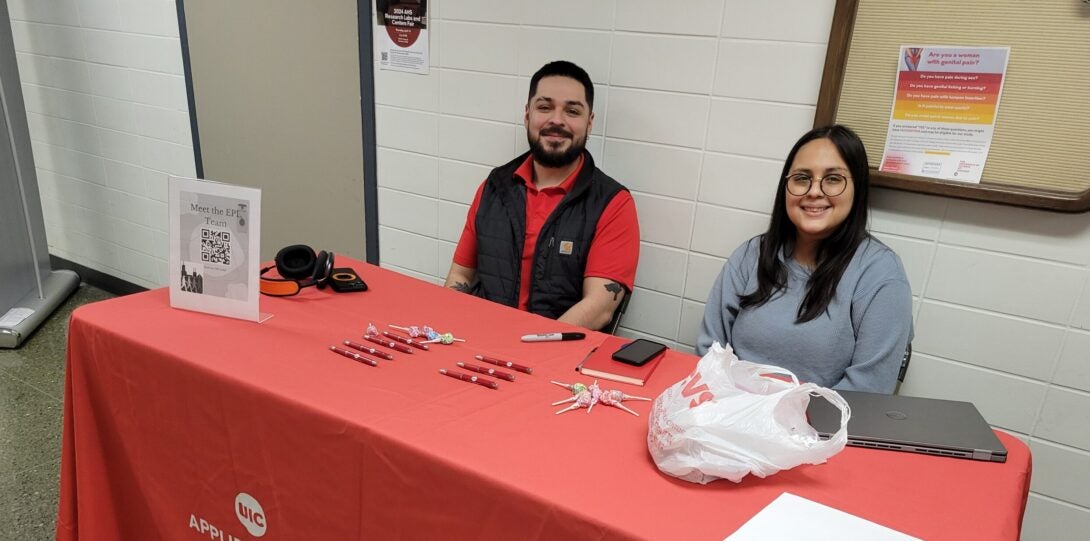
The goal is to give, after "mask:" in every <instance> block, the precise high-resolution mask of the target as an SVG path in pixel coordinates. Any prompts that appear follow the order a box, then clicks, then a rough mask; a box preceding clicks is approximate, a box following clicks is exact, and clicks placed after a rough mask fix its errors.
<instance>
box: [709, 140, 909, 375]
mask: <svg viewBox="0 0 1090 541" xmlns="http://www.w3.org/2000/svg"><path fill="white" fill-rule="evenodd" d="M869 183H870V179H869V170H868V165H867V153H866V150H865V149H864V148H863V143H862V141H860V140H859V137H858V136H857V135H856V134H855V133H854V132H853V131H851V130H850V129H848V128H846V127H844V126H828V127H822V128H815V129H813V130H811V131H810V132H809V133H807V134H806V135H803V136H802V138H801V139H799V140H798V142H796V143H795V146H794V147H793V148H792V149H791V152H790V154H788V155H787V161H786V163H785V164H784V169H783V174H782V175H781V177H780V184H779V187H778V188H777V189H776V200H775V204H774V206H773V209H772V219H771V222H770V223H769V226H768V231H766V232H765V233H764V234H763V235H759V236H757V237H754V238H752V239H750V240H749V241H747V242H745V243H744V244H742V245H741V246H739V247H738V248H737V249H736V250H735V251H734V253H733V254H731V256H730V259H728V260H727V263H726V265H724V266H723V271H722V272H721V273H720V274H719V278H718V280H716V283H715V285H714V286H713V287H712V291H711V294H710V295H709V296H708V303H707V305H706V307H705V310H704V324H703V328H702V329H701V331H700V335H699V337H698V338H697V346H696V349H697V353H698V354H700V355H703V354H705V353H706V352H707V351H708V348H710V347H711V345H712V343H713V342H720V343H729V344H730V345H731V347H733V348H734V351H735V353H736V354H737V355H738V357H739V358H741V359H745V360H747V361H753V362H757V363H762V364H772V365H776V366H780V367H783V368H786V369H788V370H790V371H792V372H794V373H795V374H796V375H797V376H798V377H799V379H800V380H802V381H811V382H814V383H817V384H819V385H821V386H824V387H833V388H835V389H849V390H861V391H870V392H879V393H892V392H893V390H894V388H895V387H896V384H897V372H898V370H899V369H900V366H901V359H902V358H903V356H904V352H905V348H906V347H907V346H908V344H909V342H910V341H911V339H912V290H911V288H910V287H909V284H908V278H907V277H906V276H905V271H904V268H903V267H902V266H901V260H900V259H899V258H898V257H897V254H895V253H893V250H890V249H889V248H888V247H887V246H886V245H884V244H882V243H881V242H879V241H878V240H877V239H875V238H874V237H872V236H871V235H870V234H869V233H867V229H866V227H867V193H868V187H869Z"/></svg>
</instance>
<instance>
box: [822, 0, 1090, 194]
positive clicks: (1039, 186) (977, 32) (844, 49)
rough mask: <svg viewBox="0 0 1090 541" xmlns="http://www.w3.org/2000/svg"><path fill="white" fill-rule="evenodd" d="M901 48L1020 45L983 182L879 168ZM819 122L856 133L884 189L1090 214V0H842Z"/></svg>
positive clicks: (1012, 54) (874, 180) (1009, 71)
mask: <svg viewBox="0 0 1090 541" xmlns="http://www.w3.org/2000/svg"><path fill="white" fill-rule="evenodd" d="M902 45H928V46H947V45H948V46H956V47H1004V46H1009V47H1010V48H1011V52H1010V60H1009V62H1008V65H1007V74H1006V78H1005V79H1004V85H1003V95H1002V100H1001V102H1000V106H999V114H998V117H997V120H996V124H995V134H994V137H993V139H992V145H991V151H990V152H989V154H988V160H987V163H986V165H985V168H984V172H983V176H982V177H981V182H980V183H979V184H968V183H959V182H950V181H943V180H938V179H931V178H926V177H916V176H909V175H902V174H895V173H880V172H878V171H877V165H878V164H879V163H880V161H881V158H882V149H883V148H884V146H885V142H886V141H885V140H886V131H887V128H888V126H889V117H890V108H891V106H892V102H893V98H894V95H893V94H894V92H893V90H894V86H895V83H896V78H897V59H898V53H899V50H900V47H901V46H902ZM814 122H815V125H826V124H831V123H834V122H835V123H840V124H845V125H848V126H850V127H851V128H852V129H854V130H855V131H856V132H857V133H858V134H859V136H860V138H862V139H863V142H864V143H865V144H866V147H867V153H868V155H869V157H870V162H871V165H872V167H871V181H872V183H873V184H874V185H875V186H885V187H889V188H896V189H900V190H907V191H913V192H922V193H930V194H938V195H945V196H951V197H960V198H964V199H975V200H980V201H991V202H995V203H1002V204H1008V205H1017V206H1023V207H1031V208H1040V209H1047V210H1054V211H1062V212H1086V211H1090V3H1088V2H1084V1H1083V0H1034V1H1033V2H1026V1H1025V0H917V1H913V2H900V1H892V0H837V3H836V9H835V12H834V15H833V26H832V31H831V33H830V36H829V47H828V53H827V55H826V58H825V73H824V76H823V78H822V83H821V91H820V93H819V96H818V105H817V112H816V116H815V121H814Z"/></svg>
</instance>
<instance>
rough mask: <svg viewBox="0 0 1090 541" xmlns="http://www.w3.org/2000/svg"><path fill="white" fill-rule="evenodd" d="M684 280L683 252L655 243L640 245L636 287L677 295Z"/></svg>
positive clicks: (679, 293)
mask: <svg viewBox="0 0 1090 541" xmlns="http://www.w3.org/2000/svg"><path fill="white" fill-rule="evenodd" d="M684 281H685V252H684V251H683V250H679V249H676V248H667V247H665V246H659V245H656V244H647V243H643V244H642V245H641V246H640V264H639V266H638V267H637V268H636V287H642V288H644V289H651V290H654V291H658V292H660V293H666V294H668V295H674V296H678V295H681V290H682V288H683V287H684V284H683V282H684Z"/></svg>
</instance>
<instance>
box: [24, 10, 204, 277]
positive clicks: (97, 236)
mask: <svg viewBox="0 0 1090 541" xmlns="http://www.w3.org/2000/svg"><path fill="white" fill-rule="evenodd" d="M8 8H9V12H10V14H11V19H12V21H11V25H12V32H13V35H14V38H15V48H16V57H17V59H18V64H19V74H20V79H21V80H22V83H23V85H22V88H23V97H24V98H23V99H24V102H25V105H26V108H27V122H28V126H29V129H30V137H31V144H32V148H33V151H34V161H35V166H36V169H37V176H38V182H39V186H40V187H41V193H42V210H43V215H44V217H45V221H46V229H47V235H48V241H49V247H50V252H51V253H53V254H55V255H57V256H59V257H62V258H65V259H69V260H71V261H74V262H76V263H79V264H81V265H85V266H88V267H90V268H93V269H95V270H98V271H102V272H105V273H107V274H110V275H114V276H117V277H119V278H121V279H123V280H128V281H130V282H132V283H134V284H137V285H140V286H145V287H157V286H159V285H161V284H163V283H164V282H165V280H166V256H167V254H166V251H167V250H166V241H167V236H166V227H167V223H166V212H165V208H166V207H165V204H164V202H163V201H164V200H165V199H166V179H167V176H168V175H170V174H175V175H185V176H193V174H194V162H193V149H192V137H191V134H190V126H189V115H188V103H187V100H186V90H185V80H184V78H183V77H182V75H181V73H182V68H181V66H182V62H181V47H180V44H179V40H178V21H177V15H176V8H175V5H174V2H169V1H159V0H155V1H137V0H120V1H119V0H79V1H76V0H59V1H56V2H36V1H31V0H14V1H11V2H8Z"/></svg>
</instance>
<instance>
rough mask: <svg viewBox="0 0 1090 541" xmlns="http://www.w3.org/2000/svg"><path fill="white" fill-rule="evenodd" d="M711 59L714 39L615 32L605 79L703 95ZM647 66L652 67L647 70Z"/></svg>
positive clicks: (708, 81)
mask: <svg viewBox="0 0 1090 541" xmlns="http://www.w3.org/2000/svg"><path fill="white" fill-rule="evenodd" d="M660 3H661V2H660ZM625 4H626V5H627V4H628V2H625ZM663 5H669V4H665V3H663ZM671 7H672V6H671ZM713 62H715V40H714V39H710V38H690V37H677V36H651V35H647V34H617V35H616V36H614V38H613V62H612V68H613V69H612V72H611V73H610V77H609V82H610V84H614V85H617V86H622V87H632V88H650V89H654V90H674V91H677V92H690V93H695V94H707V93H708V91H709V90H711V87H712V76H713V74H712V72H710V71H708V69H707V66H708V65H710V64H712V63H713ZM649 65H652V66H656V69H655V70H653V71H651V70H647V69H646V67H647V66H649Z"/></svg>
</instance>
